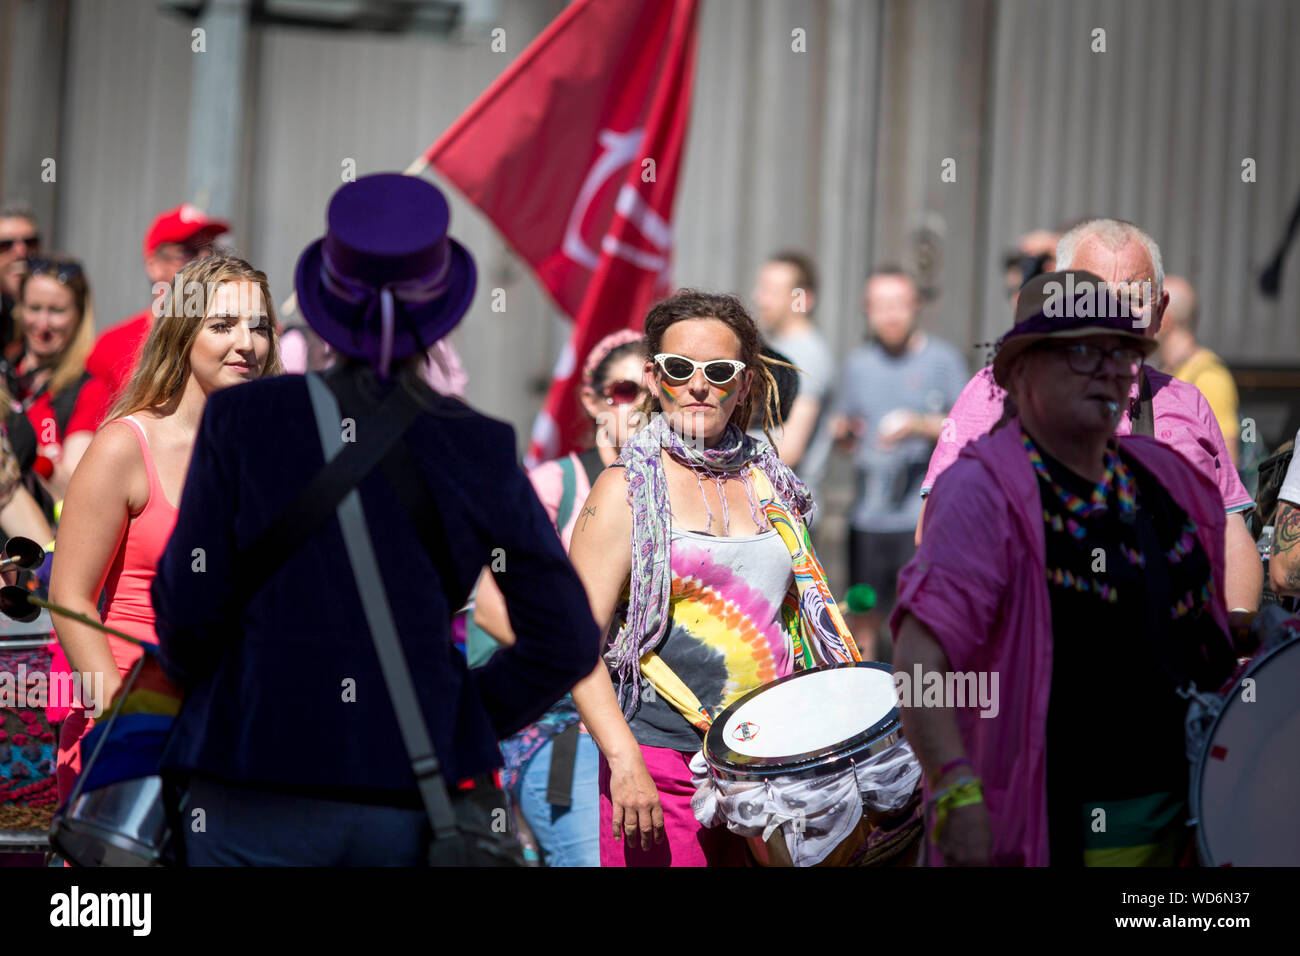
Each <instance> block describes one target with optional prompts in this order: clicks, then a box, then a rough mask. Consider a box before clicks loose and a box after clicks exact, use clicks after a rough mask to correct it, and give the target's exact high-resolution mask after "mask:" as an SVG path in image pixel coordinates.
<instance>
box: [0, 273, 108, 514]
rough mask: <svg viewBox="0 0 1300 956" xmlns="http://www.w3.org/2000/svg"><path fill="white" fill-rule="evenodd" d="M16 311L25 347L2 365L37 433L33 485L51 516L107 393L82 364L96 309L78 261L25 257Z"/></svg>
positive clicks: (91, 434) (90, 341)
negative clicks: (37, 478) (37, 483)
mask: <svg viewBox="0 0 1300 956" xmlns="http://www.w3.org/2000/svg"><path fill="white" fill-rule="evenodd" d="M18 315H19V321H20V324H21V336H22V344H23V351H22V354H21V355H20V356H19V357H18V359H17V361H16V362H14V363H13V364H12V365H6V367H5V379H6V382H5V384H6V387H7V388H8V391H9V393H10V394H11V395H12V396H13V398H14V399H15V400H16V401H17V402H18V403H19V404H20V406H21V408H22V410H23V411H24V412H25V413H26V416H27V420H28V421H29V422H30V423H31V426H32V430H33V431H34V432H35V433H36V446H37V448H36V452H37V458H36V464H35V466H34V470H35V471H36V472H37V473H38V474H40V475H41V477H42V478H43V479H44V488H43V489H42V488H39V487H33V489H32V490H33V492H34V493H36V494H37V497H38V498H39V499H41V504H42V506H43V507H44V508H45V511H46V514H47V516H48V517H51V518H52V517H53V515H54V503H55V502H57V501H60V500H62V498H63V495H64V492H65V491H66V490H67V487H68V480H69V479H70V478H71V477H72V473H73V471H74V470H75V469H76V467H77V463H78V462H80V461H81V457H82V455H84V454H85V453H86V449H87V448H89V447H90V441H91V439H92V438H93V437H94V435H95V429H96V428H98V427H99V423H100V422H101V421H102V420H103V418H104V414H105V413H106V412H107V411H108V406H109V405H110V403H111V401H112V398H111V395H110V394H109V391H108V387H107V386H106V385H105V384H104V383H103V382H101V381H99V380H98V379H96V378H93V377H92V376H91V375H90V373H89V372H87V371H86V356H88V355H89V354H90V349H91V347H92V346H93V345H94V341H95V316H94V309H93V307H92V305H91V296H90V284H89V282H87V280H86V274H85V271H84V270H83V269H82V267H81V263H79V262H77V261H76V260H74V259H58V258H50V259H46V258H37V257H32V258H29V259H28V260H27V271H26V274H25V275H24V276H23V279H22V283H21V286H20V288H19V296H18ZM43 492H48V494H45V493H43Z"/></svg>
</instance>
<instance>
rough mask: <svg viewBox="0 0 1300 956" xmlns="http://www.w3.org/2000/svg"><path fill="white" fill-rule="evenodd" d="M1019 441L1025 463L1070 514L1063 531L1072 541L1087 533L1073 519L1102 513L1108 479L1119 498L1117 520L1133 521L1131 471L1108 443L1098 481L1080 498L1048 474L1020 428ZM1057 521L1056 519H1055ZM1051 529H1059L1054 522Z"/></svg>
mask: <svg viewBox="0 0 1300 956" xmlns="http://www.w3.org/2000/svg"><path fill="white" fill-rule="evenodd" d="M1020 443H1021V444H1022V445H1024V448H1025V454H1026V455H1028V456H1029V463H1030V464H1031V465H1033V466H1034V472H1035V473H1036V474H1037V475H1038V477H1039V478H1041V479H1042V480H1043V481H1045V482H1047V486H1048V487H1049V488H1051V489H1052V493H1053V494H1055V495H1056V497H1057V498H1059V499H1060V501H1061V504H1062V505H1063V506H1064V507H1065V510H1066V511H1067V512H1069V513H1070V515H1071V517H1069V518H1067V519H1066V520H1065V522H1064V526H1065V530H1067V531H1069V533H1070V536H1071V537H1073V538H1074V539H1075V540H1076V541H1082V540H1083V539H1084V537H1085V536H1086V535H1087V533H1088V532H1087V529H1086V528H1084V526H1083V525H1081V524H1079V522H1078V521H1076V520H1075V519H1076V518H1091V517H1092V516H1093V515H1097V514H1105V512H1106V507H1107V505H1106V501H1107V499H1108V498H1109V497H1110V486H1111V482H1112V481H1113V482H1114V483H1115V494H1116V497H1117V498H1118V499H1119V519H1120V520H1121V521H1123V522H1124V523H1125V524H1132V523H1133V512H1134V510H1135V507H1136V504H1135V501H1136V499H1135V496H1134V494H1133V473H1132V472H1130V471H1129V470H1128V468H1127V467H1126V466H1125V465H1124V462H1122V461H1120V458H1119V455H1117V454H1116V453H1115V450H1114V448H1112V447H1111V446H1110V445H1109V444H1108V445H1107V446H1106V453H1105V459H1104V460H1105V465H1106V471H1105V473H1104V474H1103V475H1102V476H1101V481H1099V482H1097V486H1096V487H1095V488H1093V489H1092V495H1091V497H1090V499H1089V500H1088V501H1084V500H1083V499H1082V498H1080V497H1079V496H1078V495H1076V494H1075V493H1074V492H1072V491H1067V490H1066V489H1064V488H1062V487H1061V485H1060V483H1059V482H1058V481H1057V480H1056V479H1055V478H1053V477H1052V473H1051V472H1050V471H1048V470H1047V465H1046V464H1045V463H1044V462H1043V456H1042V455H1040V454H1039V453H1038V446H1037V445H1035V444H1034V441H1033V439H1032V438H1030V437H1029V435H1027V434H1026V433H1025V431H1024V429H1021V431H1020ZM1058 522H1059V518H1058ZM1052 527H1053V529H1054V530H1057V531H1059V530H1061V529H1060V528H1059V527H1057V525H1056V524H1053V525H1052Z"/></svg>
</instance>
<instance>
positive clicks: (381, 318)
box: [153, 174, 598, 866]
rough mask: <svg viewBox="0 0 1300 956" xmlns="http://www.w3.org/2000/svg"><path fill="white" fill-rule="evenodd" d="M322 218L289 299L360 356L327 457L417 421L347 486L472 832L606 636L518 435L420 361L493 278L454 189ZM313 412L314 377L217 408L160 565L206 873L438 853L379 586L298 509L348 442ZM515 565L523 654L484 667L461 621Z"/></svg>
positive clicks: (353, 361) (386, 196)
mask: <svg viewBox="0 0 1300 956" xmlns="http://www.w3.org/2000/svg"><path fill="white" fill-rule="evenodd" d="M326 218H327V231H326V234H325V236H324V238H323V239H320V240H317V241H316V242H314V243H312V244H311V245H310V246H308V247H307V249H306V251H305V252H304V253H303V254H302V257H301V259H300V260H299V262H298V269H297V276H296V283H295V284H296V288H297V293H298V301H299V306H300V309H301V311H302V313H303V315H304V317H305V318H306V320H307V322H308V323H310V325H311V327H312V329H313V330H314V331H315V332H316V334H318V335H320V336H321V338H323V339H324V340H325V341H326V342H328V343H329V344H330V346H331V347H332V348H333V349H334V350H336V351H337V352H338V353H340V355H341V357H342V360H341V361H340V362H338V363H337V364H336V365H335V367H334V368H333V369H331V370H330V372H328V373H327V374H326V376H325V378H324V384H325V385H326V386H327V387H328V391H329V393H331V394H332V396H333V398H334V400H335V401H336V402H337V405H338V412H339V417H340V429H341V431H342V432H343V434H344V435H345V436H347V440H348V441H355V442H356V443H357V446H356V448H354V449H350V448H348V447H347V445H346V444H345V445H344V446H343V450H342V451H341V452H339V453H338V455H337V458H336V459H333V460H334V461H337V460H340V459H343V458H345V457H346V456H348V455H349V452H350V451H360V449H362V448H364V447H366V445H367V443H369V444H370V445H371V447H377V448H382V447H385V446H384V445H383V443H380V442H376V441H375V439H374V436H375V434H376V433H380V434H382V433H383V431H384V430H385V429H386V428H387V430H388V431H389V432H390V434H391V433H392V432H395V431H397V429H396V428H395V427H390V426H387V425H385V422H391V421H392V420H393V415H394V414H399V413H400V414H403V415H409V416H410V420H411V423H410V424H409V425H408V426H406V427H405V430H404V431H402V432H401V436H400V437H399V438H397V439H396V440H395V441H393V442H392V444H391V446H387V447H388V448H389V450H387V451H384V452H383V453H382V457H380V458H379V461H378V463H377V464H375V465H373V466H372V467H370V468H369V470H366V471H364V473H363V477H361V478H360V480H359V482H356V481H353V482H352V486H353V487H354V488H355V489H357V490H358V491H359V494H360V503H361V509H360V510H361V511H362V512H363V514H364V524H365V525H366V526H368V528H369V532H370V537H371V541H372V542H373V550H374V563H373V565H372V567H374V568H375V569H376V570H377V572H378V574H379V576H380V579H381V584H382V590H383V592H384V594H386V596H387V597H386V599H387V603H388V605H389V606H390V608H391V617H392V620H393V621H394V623H395V627H394V629H395V630H396V632H397V634H398V636H399V639H400V645H401V651H402V654H401V656H402V657H404V659H405V664H406V668H407V669H408V670H409V672H410V679H411V683H412V684H413V685H414V689H415V696H416V698H417V702H418V708H412V709H418V712H419V717H420V718H422V723H423V725H424V727H425V728H426V729H427V734H428V737H429V738H430V739H431V742H432V747H433V750H434V751H435V752H436V757H437V761H438V762H439V763H440V765H441V779H442V781H443V784H444V786H445V788H446V790H448V791H449V792H450V794H451V803H452V804H453V806H454V807H455V808H456V815H457V817H458V818H461V819H464V818H465V814H466V812H467V807H473V808H476V809H475V813H476V814H477V817H476V818H481V817H482V816H483V815H484V813H488V814H490V813H491V811H492V810H493V809H495V808H498V807H500V808H504V805H505V804H504V800H503V799H502V795H501V793H500V791H499V789H497V788H496V787H495V786H494V784H493V783H492V782H491V780H490V775H491V774H493V772H494V771H495V770H496V768H498V767H499V766H500V765H501V756H500V752H499V750H498V747H497V741H498V740H499V739H500V738H502V737H504V736H506V735H508V734H511V733H513V732H514V731H516V730H518V729H519V728H521V727H523V726H524V725H526V724H528V723H529V722H530V721H533V720H535V719H536V718H537V717H539V716H540V715H541V714H542V713H543V712H544V711H545V710H546V709H547V708H548V707H549V706H550V705H551V704H552V703H554V702H555V701H556V700H557V699H558V698H559V697H561V696H562V695H563V694H564V693H565V691H567V690H568V689H569V688H570V687H571V686H572V685H573V683H574V682H575V681H576V680H577V679H578V678H579V677H581V676H583V675H584V674H586V673H587V672H589V671H590V670H591V667H592V665H593V662H594V661H595V659H596V655H597V648H598V635H597V631H596V627H595V623H594V622H593V621H592V617H591V611H590V609H589V608H588V605H587V601H586V595H585V592H584V591H583V588H582V585H581V583H580V582H579V580H578V578H577V575H576V574H575V572H574V571H573V569H572V567H571V566H570V565H569V562H568V559H567V558H566V556H565V553H564V548H563V546H562V545H561V544H560V541H559V538H558V537H557V536H556V534H555V531H554V529H553V528H552V527H551V524H550V521H549V519H548V518H547V515H546V511H545V510H544V509H543V507H542V505H541V504H540V502H539V501H538V500H537V496H536V495H535V494H534V493H533V491H532V488H531V486H530V485H529V482H528V479H527V477H526V476H525V475H524V473H523V471H522V470H521V469H520V467H519V465H518V463H517V461H516V458H515V448H516V445H515V436H514V433H513V430H512V429H511V428H510V427H509V426H507V425H505V424H503V423H501V422H497V421H494V420H493V419H490V418H487V417H485V416H483V415H481V414H479V413H477V412H475V411H473V410H472V409H470V408H469V407H467V406H466V405H464V404H463V403H462V402H460V401H458V400H456V399H452V398H447V397H444V396H440V395H436V394H435V393H434V392H433V391H432V390H430V389H429V387H428V385H427V384H426V383H425V381H424V380H423V376H422V374H421V366H422V363H423V362H424V355H425V350H427V349H428V348H430V347H431V346H432V345H434V343H436V342H437V341H438V340H439V339H440V338H442V337H443V336H445V335H446V334H447V333H448V332H450V331H451V330H452V328H454V327H455V326H456V324H457V323H458V322H459V321H460V320H461V318H462V317H463V316H464V314H465V313H466V311H467V310H468V309H469V305H470V301H471V299H472V298H473V294H474V288H475V269H474V262H473V260H472V259H471V258H470V255H469V252H468V251H467V250H466V249H465V248H464V247H463V246H461V245H460V243H458V242H456V241H455V240H454V239H452V238H450V237H449V236H448V235H447V227H448V222H449V218H450V214H449V209H448V206H447V202H446V200H445V199H444V197H443V195H442V194H441V193H440V192H439V191H438V190H437V189H436V188H434V187H433V186H432V185H430V184H429V183H426V182H424V181H422V180H419V179H417V178H413V177H407V176H399V175H395V174H380V175H374V176H366V177H363V178H361V179H359V180H357V181H356V182H355V183H350V184H347V185H345V186H343V187H342V188H341V189H340V190H339V191H338V192H337V193H335V195H334V197H333V198H332V199H331V201H330V204H329V208H328V212H327V217H326ZM309 390H314V391H309ZM236 392H237V393H239V394H235V393H236ZM314 403H315V404H314ZM410 403H414V404H415V405H416V406H417V407H416V408H415V409H414V410H412V409H411V408H410ZM316 407H324V402H323V400H322V398H321V390H320V389H319V387H318V385H317V384H316V383H315V382H313V381H312V380H310V379H308V378H306V377H303V376H284V377H282V378H279V379H274V380H265V381H259V382H253V383H250V385H249V386H248V387H247V388H244V389H231V390H229V391H228V392H222V393H219V394H217V395H214V396H213V399H212V400H210V401H209V403H208V405H207V407H206V409H205V411H204V416H203V420H202V423H201V424H200V427H199V435H198V440H197V442H196V444H195V449H194V456H193V460H192V462H191V465H190V471H189V476H188V478H187V481H186V486H185V493H184V497H183V499H182V505H181V509H180V515H179V517H178V519H177V523H176V530H175V533H174V534H173V536H172V538H171V541H170V543H169V545H168V548H167V550H166V552H165V553H164V555H163V558H162V561H161V562H160V564H159V568H158V576H157V580H156V582H155V584H154V589H153V598H154V607H155V609H156V612H157V618H158V621H157V631H158V637H159V644H160V647H161V654H162V662H163V666H164V669H165V670H166V671H167V672H168V674H169V675H170V676H171V677H172V678H173V679H174V680H176V681H178V682H179V683H180V684H181V685H182V686H183V688H184V689H185V692H186V697H185V703H184V706H183V708H182V710H181V712H180V714H179V716H178V717H177V721H176V726H175V730H174V732H173V734H172V736H171V738H170V740H169V742H168V745H167V750H166V753H165V755H164V761H163V763H164V769H165V770H166V771H167V772H168V773H169V774H172V775H174V776H176V777H178V778H180V779H182V781H184V782H187V784H188V788H189V798H188V799H189V803H188V806H189V807H201V808H203V810H204V811H205V817H206V821H205V822H206V829H205V831H204V832H199V833H196V832H193V831H192V828H191V827H188V826H187V827H185V828H184V829H183V833H184V852H185V855H186V857H187V862H189V863H190V864H198V865H263V864H268V865H276V864H297V865H321V866H329V865H350V864H359V865H383V864H389V865H420V864H422V863H424V862H425V861H426V858H427V856H426V854H427V851H428V847H429V840H430V837H431V834H432V828H431V827H430V825H429V822H428V819H427V817H426V813H425V810H424V809H421V808H422V807H423V806H426V805H427V804H426V803H425V802H424V801H422V799H421V790H420V789H419V787H418V785H417V780H416V776H415V773H414V771H413V770H412V762H411V759H410V757H409V756H408V752H407V749H406V747H405V745H404V743H403V739H404V738H403V732H402V731H404V730H406V729H407V728H408V727H409V725H408V724H404V725H403V726H402V727H401V728H399V722H398V718H397V716H396V712H395V710H394V706H395V705H394V703H393V702H392V699H390V695H389V692H388V682H387V680H386V677H385V675H386V673H387V674H390V673H391V671H386V670H384V669H381V667H380V662H379V658H378V655H377V652H376V647H375V645H374V642H373V641H372V636H371V630H370V626H369V624H368V621H370V620H372V619H373V618H372V617H371V616H370V615H372V614H373V608H374V606H375V604H376V603H379V602H377V601H374V600H373V599H372V596H373V595H374V592H373V591H368V592H367V593H368V595H370V596H368V597H367V604H366V606H365V607H363V603H362V598H361V596H360V595H361V590H360V588H359V586H358V585H356V584H354V565H353V563H352V562H351V561H350V559H349V556H348V553H349V552H348V549H347V547H345V539H344V535H343V531H342V528H343V527H344V526H343V525H341V524H340V520H339V518H338V517H336V515H335V512H334V511H333V510H330V511H328V512H327V513H326V514H324V515H319V514H318V515H317V517H316V519H315V521H314V523H313V522H312V521H307V520H302V515H303V513H304V511H303V509H304V507H305V508H306V510H307V511H308V512H310V510H311V505H310V501H311V496H304V497H300V496H301V495H302V492H303V490H304V489H305V488H306V487H307V486H308V484H309V483H311V482H313V479H315V478H317V476H318V474H320V473H322V471H323V469H325V467H326V466H325V464H324V463H325V455H324V452H323V450H322V443H327V444H331V443H332V444H337V443H336V442H334V441H333V439H331V438H330V436H329V435H328V426H327V425H322V426H320V428H319V429H318V424H317V423H318V420H320V419H318V416H317V414H316V412H315V411H314V409H315V408H316ZM394 410H396V411H394ZM349 432H350V435H349ZM374 454H375V455H376V456H379V455H380V452H379V451H376V452H375V453H374ZM358 457H360V456H359V455H353V460H357V458H358ZM335 491H336V492H337V489H335ZM317 497H320V496H317ZM338 497H342V494H341V492H339V493H338ZM349 500H354V499H349V498H343V505H344V506H346V505H347V504H348V501H349ZM303 501H307V502H308V504H307V505H306V506H303V505H302V502H303ZM340 513H346V509H345V511H343V512H340ZM353 513H354V514H355V512H353ZM285 515H289V516H291V517H289V518H286V517H284V516H285ZM286 522H287V523H288V524H287V526H286ZM268 529H271V532H272V533H271V534H270V535H269V537H268ZM277 538H278V539H280V540H279V541H278V542H277ZM263 545H265V549H264V550H261V549H262V546H263ZM195 549H201V551H198V552H196V550H195ZM496 549H500V551H497V550H496ZM196 553H201V554H203V556H204V570H203V573H196V572H195V570H194V569H195V560H196V559H195V557H194V555H195V554H196ZM498 554H503V555H504V556H505V559H506V562H507V568H508V573H504V574H501V575H499V576H498V583H499V585H500V586H501V590H502V592H503V594H504V596H505V600H506V605H507V607H508V609H509V613H510V619H511V621H512V623H513V625H514V630H515V635H516V642H515V644H514V645H513V646H511V647H509V648H505V649H503V650H502V651H501V652H500V653H498V654H496V655H494V656H493V657H492V659H491V660H490V661H489V662H488V663H487V664H486V665H485V666H483V667H482V668H479V669H477V670H474V671H469V670H468V669H467V667H466V665H465V662H464V658H463V657H462V656H461V655H459V654H457V653H455V652H454V651H453V648H452V644H451V634H450V621H451V617H452V614H453V613H455V611H456V610H457V609H458V608H460V607H461V606H462V604H463V603H464V601H465V598H466V595H467V594H468V593H469V591H470V588H471V587H472V586H473V584H474V581H475V578H476V577H477V575H478V572H479V569H480V568H482V567H484V566H485V565H487V564H490V563H491V562H492V560H493V556H494V555H498ZM364 570H365V567H364V566H362V567H361V568H360V571H364ZM360 571H358V573H360ZM376 633H377V632H376ZM398 699H399V700H400V697H399V698H398ZM425 766H427V764H425ZM429 777H430V775H429V774H425V773H422V775H421V780H423V781H425V782H426V783H427V782H428V780H429ZM426 793H427V788H426ZM434 849H435V851H436V849H437V845H435V847H434Z"/></svg>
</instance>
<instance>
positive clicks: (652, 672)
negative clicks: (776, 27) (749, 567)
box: [640, 468, 862, 731]
mask: <svg viewBox="0 0 1300 956" xmlns="http://www.w3.org/2000/svg"><path fill="white" fill-rule="evenodd" d="M750 477H751V478H752V480H753V482H754V494H755V495H756V496H757V498H758V500H759V504H760V505H761V506H762V508H763V512H764V514H766V515H767V518H768V520H769V521H770V522H771V523H772V527H773V528H775V529H776V530H777V532H778V533H779V534H780V536H781V541H782V542H784V544H785V546H786V550H788V551H789V552H790V563H791V568H792V570H793V571H794V585H793V586H792V588H791V590H792V591H795V592H796V593H797V595H798V597H797V599H795V598H793V595H788V596H787V598H786V600H787V601H791V600H792V599H793V600H794V603H795V609H796V612H797V614H798V619H799V623H798V627H797V629H796V631H795V632H794V633H792V634H791V638H792V640H793V643H794V646H795V655H796V661H797V663H798V666H801V667H803V668H813V667H818V666H821V665H823V664H846V663H850V662H853V661H860V660H862V655H861V654H860V653H859V652H858V646H857V644H856V643H854V641H853V635H852V633H850V631H849V628H848V625H847V624H845V623H844V618H843V616H842V615H841V614H840V611H839V608H838V607H837V606H836V603H835V598H834V597H832V596H831V589H830V586H829V585H828V584H827V583H826V572H825V571H824V570H823V569H822V566H821V562H820V561H818V560H817V555H816V554H815V553H814V552H813V548H812V542H811V541H810V540H809V537H808V531H807V528H806V527H805V526H804V523H803V522H802V521H800V520H799V519H798V518H796V517H795V516H794V515H793V514H792V513H791V512H790V511H789V510H788V509H787V508H786V507H785V506H784V505H782V504H781V502H780V500H779V499H778V498H777V496H776V492H775V490H773V488H772V483H771V482H770V481H769V480H768V478H767V476H766V475H765V474H763V472H762V471H761V470H759V469H758V468H753V469H751V471H750ZM823 609H824V612H825V613H824V614H822V613H821V611H822V610H823ZM827 621H829V622H830V625H829V627H828V626H827V624H826V622H827ZM640 664H641V673H642V675H643V676H644V677H645V679H646V680H647V681H649V682H650V686H651V687H653V688H654V689H655V693H656V694H658V695H659V696H660V697H662V698H663V699H664V700H665V701H667V702H668V703H669V704H670V705H671V706H672V707H673V708H674V709H676V710H677V711H678V713H680V714H681V715H682V716H683V717H685V718H686V720H687V721H688V722H689V723H690V725H691V726H692V727H694V728H695V729H696V730H700V731H707V730H708V729H709V726H710V725H711V724H712V723H713V717H712V715H711V714H709V712H708V709H707V708H705V707H704V705H703V704H701V703H700V700H699V698H698V697H696V696H695V694H694V693H693V692H692V691H691V689H690V688H689V687H687V686H686V683H685V682H684V681H683V680H682V679H681V678H680V677H678V676H677V674H676V673H675V672H674V671H673V669H672V668H671V667H669V666H668V665H667V664H666V663H664V660H663V658H661V657H660V656H659V655H658V654H656V653H655V652H654V651H647V652H646V653H645V654H643V655H641V662H640Z"/></svg>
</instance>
